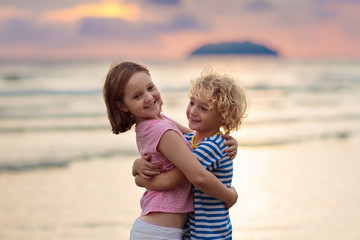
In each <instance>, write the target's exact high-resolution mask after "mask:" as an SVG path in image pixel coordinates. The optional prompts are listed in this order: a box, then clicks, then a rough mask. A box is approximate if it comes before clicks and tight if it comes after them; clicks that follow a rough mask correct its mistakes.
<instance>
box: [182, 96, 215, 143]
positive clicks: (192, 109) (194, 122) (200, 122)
mask: <svg viewBox="0 0 360 240" xmlns="http://www.w3.org/2000/svg"><path fill="white" fill-rule="evenodd" d="M205 96H206V91H205V90H203V89H202V90H200V91H199V94H198V96H195V95H192V96H191V97H190V102H189V105H188V107H187V109H186V116H187V119H188V121H189V128H190V129H192V130H194V131H196V132H197V134H202V135H205V136H206V137H210V136H212V135H214V134H215V133H217V132H218V131H219V129H220V126H221V119H222V118H221V114H220V113H219V112H218V111H217V109H216V108H215V107H213V108H211V109H210V108H209V105H208V104H207V103H206V98H205Z"/></svg>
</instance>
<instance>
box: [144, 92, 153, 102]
mask: <svg viewBox="0 0 360 240" xmlns="http://www.w3.org/2000/svg"><path fill="white" fill-rule="evenodd" d="M152 99H153V95H152V94H151V93H149V92H147V93H145V101H151V100H152Z"/></svg>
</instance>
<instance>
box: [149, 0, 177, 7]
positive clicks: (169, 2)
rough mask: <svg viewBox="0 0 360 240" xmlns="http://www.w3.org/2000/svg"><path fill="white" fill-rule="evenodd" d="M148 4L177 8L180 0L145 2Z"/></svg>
mask: <svg viewBox="0 0 360 240" xmlns="http://www.w3.org/2000/svg"><path fill="white" fill-rule="evenodd" d="M146 1H148V2H150V3H153V4H157V5H168V6H177V5H180V2H181V0H146Z"/></svg>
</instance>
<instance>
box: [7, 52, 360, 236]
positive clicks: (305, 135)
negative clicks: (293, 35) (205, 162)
mask: <svg viewBox="0 0 360 240" xmlns="http://www.w3.org/2000/svg"><path fill="white" fill-rule="evenodd" d="M110 63H111V61H73V62H71V61H68V62H67V61H66V62H62V61H60V62H56V61H54V62H41V61H34V62H26V61H24V62H12V61H7V62H6V61H5V62H2V63H1V65H0V240H3V239H4V240H28V239H31V240H43V239H46V240H48V239H52V240H56V239H67V240H78V239H79V240H80V239H87V240H100V239H101V240H103V239H108V240H112V239H114V240H115V239H117V240H118V239H121V240H123V239H128V236H129V233H130V229H131V226H132V224H133V222H134V220H135V219H136V218H137V217H138V216H139V214H140V202H139V201H140V197H141V195H142V193H143V191H144V190H143V189H141V188H139V187H137V186H136V185H135V183H134V180H133V177H132V175H131V166H132V162H133V161H134V160H135V159H136V158H137V157H138V151H137V147H136V142H135V134H134V130H133V129H132V130H130V131H129V132H126V133H123V134H120V135H114V134H112V133H111V128H110V124H109V121H108V119H107V116H106V109H105V104H104V102H103V99H102V95H101V94H102V92H101V88H102V84H103V78H104V76H105V74H106V72H107V70H108V67H109V64H110ZM144 64H146V65H147V66H148V67H149V69H150V72H151V74H152V78H153V80H154V82H155V83H156V85H157V87H158V88H159V89H160V92H161V95H162V99H163V101H164V106H163V112H164V113H165V114H166V115H167V116H168V117H171V118H172V119H174V120H175V121H177V122H179V123H182V124H184V125H187V120H186V116H185V109H186V106H187V104H188V87H189V83H190V80H191V79H193V78H194V77H196V76H198V75H199V74H200V72H201V70H202V69H203V68H204V67H208V66H210V67H213V68H215V69H222V70H224V71H226V72H228V73H229V74H231V75H234V76H236V77H237V78H238V79H240V80H241V82H242V83H243V85H244V86H245V88H246V91H247V96H248V98H249V103H250V104H249V110H248V112H247V113H248V117H247V118H246V119H245V121H244V125H243V126H242V127H241V128H240V129H239V130H238V131H236V132H233V133H231V135H232V136H233V137H234V138H235V139H236V140H237V141H238V144H239V147H238V154H237V157H236V159H235V160H234V178H233V182H232V184H233V186H235V187H236V189H237V192H238V195H239V198H238V202H237V203H236V204H235V205H234V206H233V207H232V208H231V209H230V214H231V221H232V226H233V239H236V240H258V239H261V240H262V239H266V240H289V239H291V240H309V239H310V240H358V239H360V230H359V227H358V222H360V188H359V187H358V183H359V182H360V175H359V172H360V163H359V159H360V152H359V143H360V109H359V108H358V106H357V103H358V102H359V101H360V95H359V91H360V70H359V68H358V66H359V61H358V60H353V61H350V60H336V61H335V60H334V61H330V60H312V59H307V60H289V59H281V58H251V57H250V58H239V57H226V58H225V57H224V58H221V59H219V58H213V59H211V58H193V59H186V60H181V61H180V60H179V61H173V62H172V61H166V62H165V61H149V62H145V63H144Z"/></svg>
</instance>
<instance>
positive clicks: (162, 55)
mask: <svg viewBox="0 0 360 240" xmlns="http://www.w3.org/2000/svg"><path fill="white" fill-rule="evenodd" d="M227 41H253V42H255V43H260V44H264V45H266V46H268V47H270V48H272V49H274V50H277V51H278V52H279V53H280V55H281V56H283V57H287V58H314V57H315V58H334V59H336V58H341V59H343V58H360V0H223V1H220V0H133V1H128V0H77V1H72V0H51V1H44V0H1V2H0V59H9V58H10V59H17V58H20V59H21V58H27V59H32V58H40V59H47V58H59V59H73V58H82V59H84V58H85V59H87V58H89V59H90V58H91V59H93V58H114V57H115V58H119V57H134V58H148V59H181V58H185V57H187V56H188V55H189V54H190V52H192V51H193V50H194V49H196V48H197V47H199V46H201V45H202V44H206V43H217V42H227Z"/></svg>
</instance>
